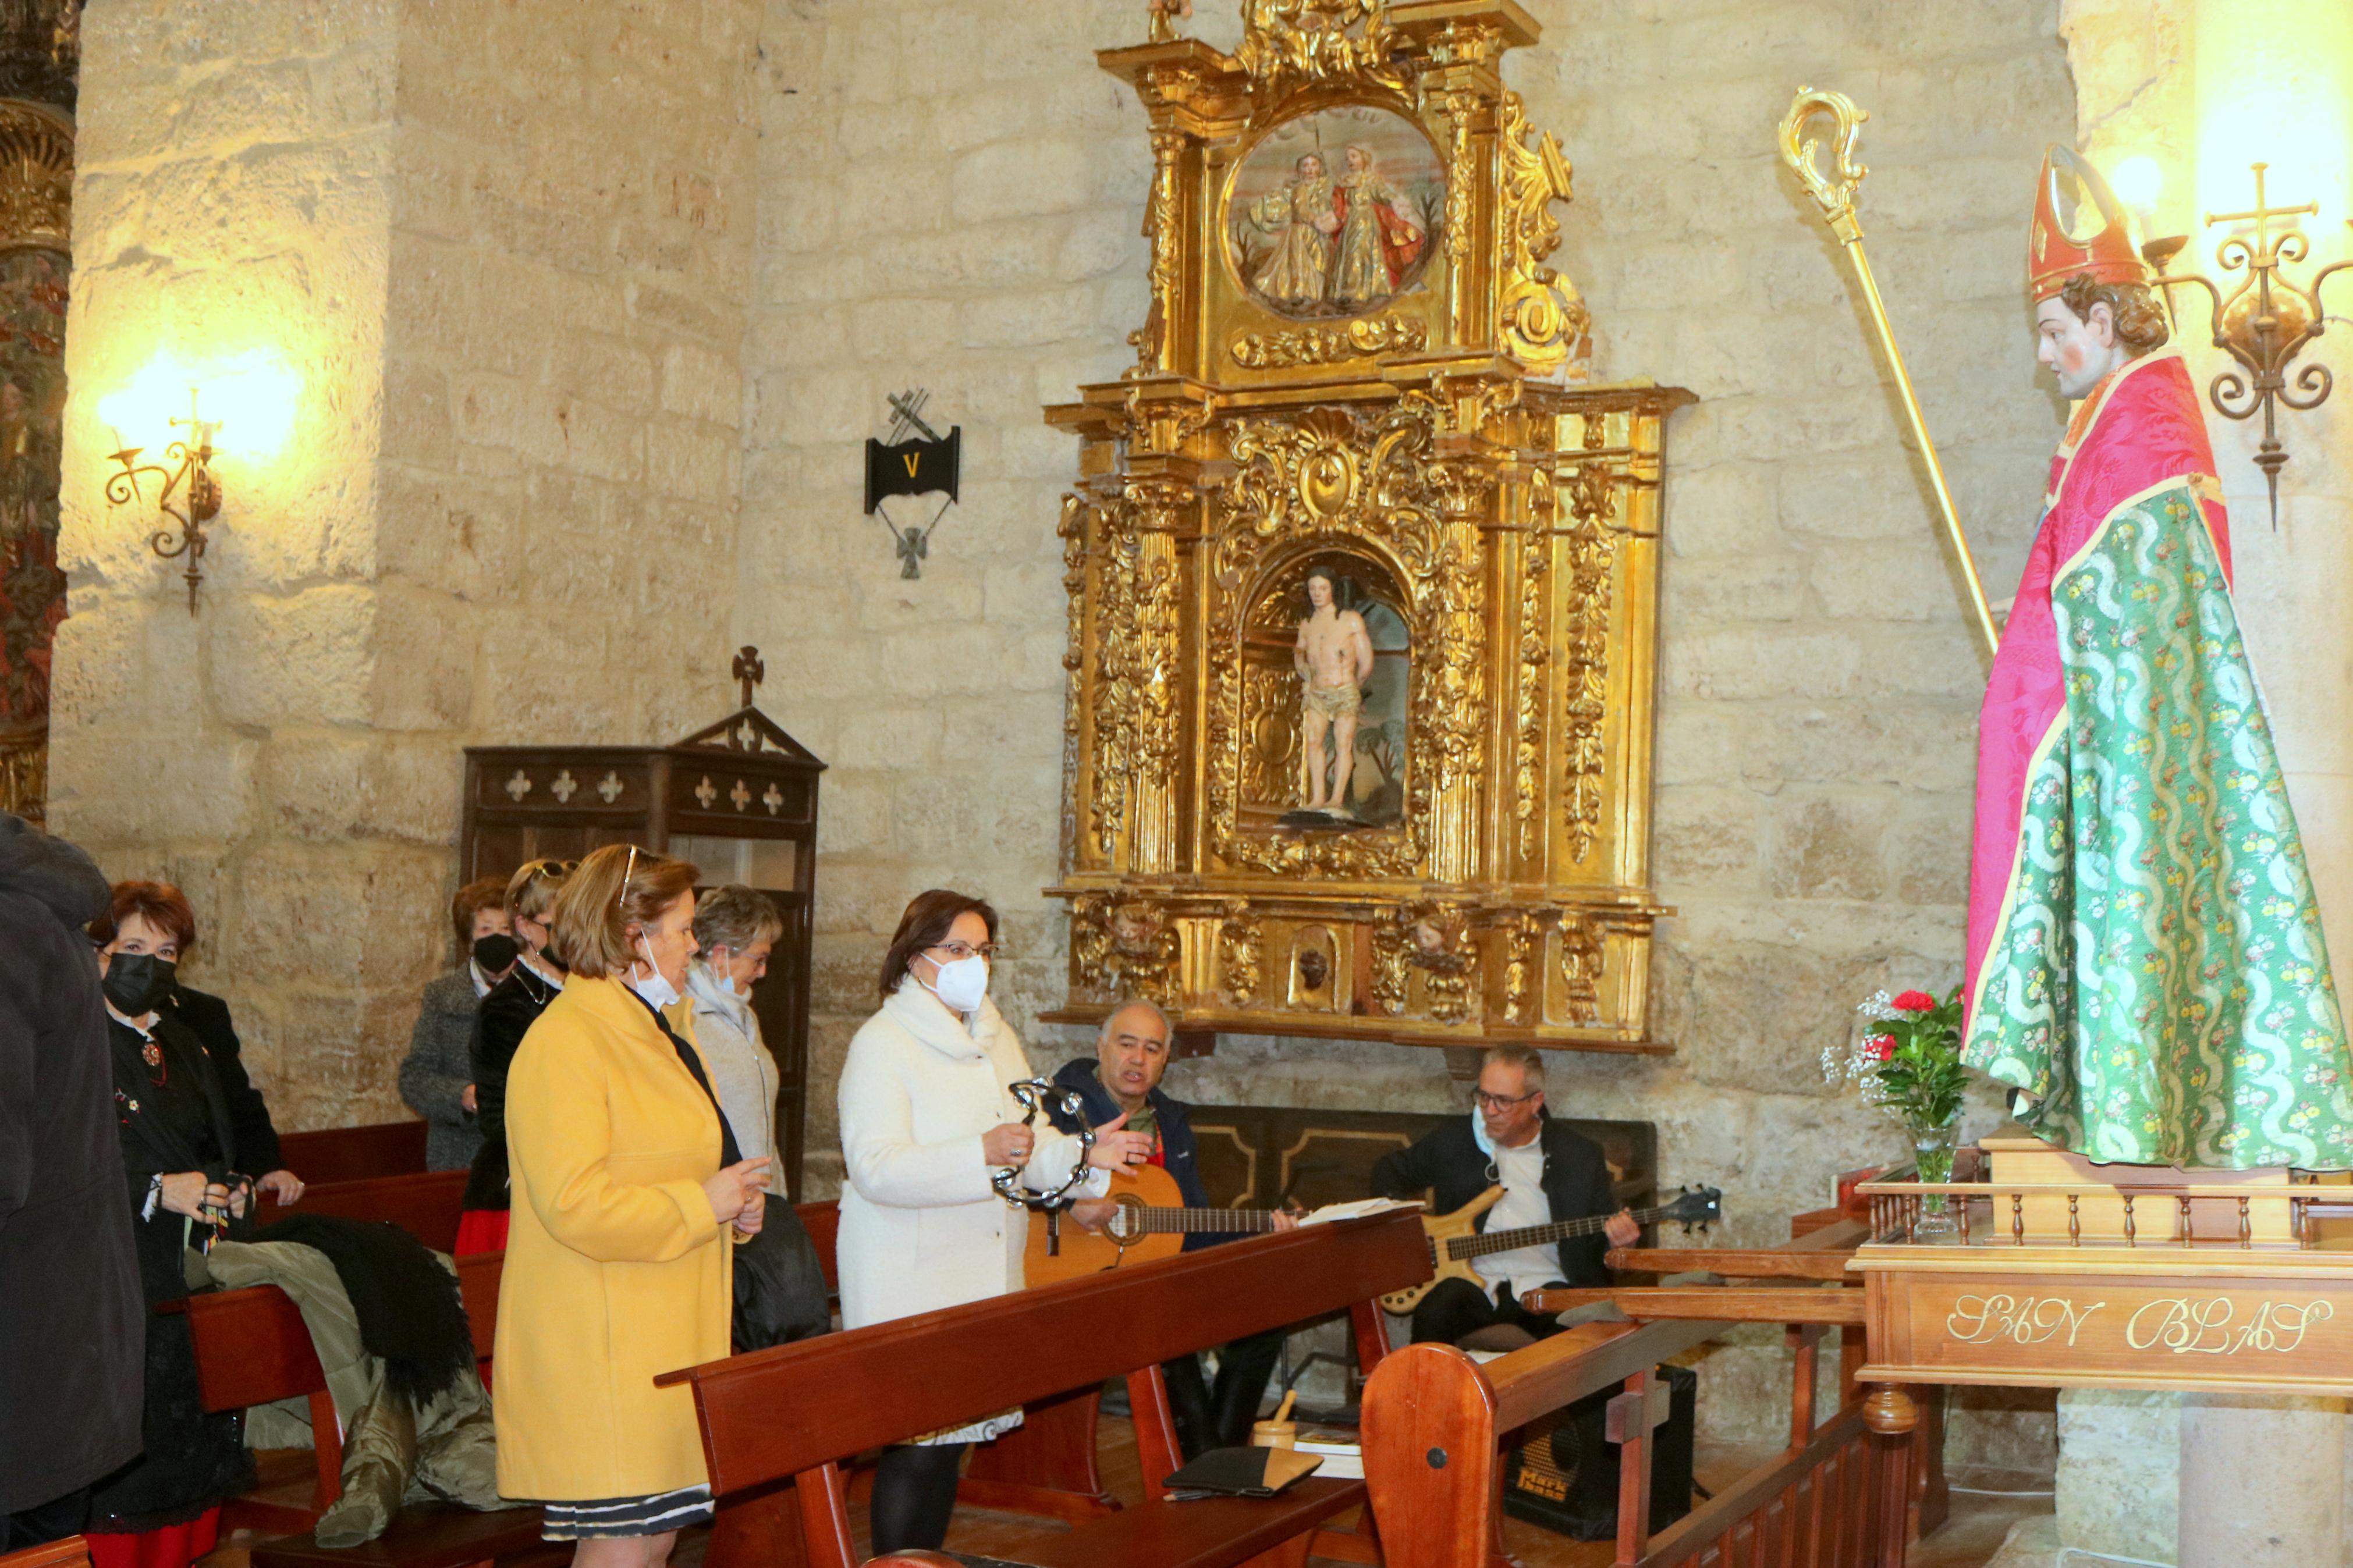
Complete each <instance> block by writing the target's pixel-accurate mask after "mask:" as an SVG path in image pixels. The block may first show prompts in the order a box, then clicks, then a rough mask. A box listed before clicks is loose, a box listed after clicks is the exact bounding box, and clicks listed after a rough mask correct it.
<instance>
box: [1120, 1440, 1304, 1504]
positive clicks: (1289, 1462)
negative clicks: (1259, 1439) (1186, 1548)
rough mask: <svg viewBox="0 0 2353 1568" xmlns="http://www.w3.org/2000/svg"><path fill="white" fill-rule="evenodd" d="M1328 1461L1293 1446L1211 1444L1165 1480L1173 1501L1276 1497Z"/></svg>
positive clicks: (1169, 1498)
mask: <svg viewBox="0 0 2353 1568" xmlns="http://www.w3.org/2000/svg"><path fill="white" fill-rule="evenodd" d="M1323 1463H1324V1457H1323V1456H1322V1455H1320V1454H1302V1453H1299V1452H1297V1451H1296V1450H1294V1449H1291V1448H1211V1449H1210V1450H1209V1451H1208V1452H1207V1453H1205V1454H1202V1455H1200V1456H1199V1457H1198V1458H1195V1459H1194V1460H1193V1462H1192V1463H1190V1464H1188V1465H1187V1466H1186V1467H1185V1468H1183V1469H1181V1470H1178V1471H1177V1472H1176V1474H1175V1475H1173V1476H1170V1477H1169V1478H1168V1479H1166V1480H1165V1481H1163V1482H1161V1483H1160V1484H1161V1485H1162V1486H1165V1487H1166V1488H1167V1489H1168V1500H1169V1501H1171V1502H1191V1501H1193V1500H1196V1499H1198V1498H1212V1497H1272V1496H1273V1495H1274V1494H1275V1493H1277V1492H1279V1491H1281V1490H1282V1489H1283V1488H1285V1487H1287V1486H1289V1485H1291V1484H1292V1483H1293V1481H1296V1480H1297V1479H1299V1478H1300V1477H1302V1476H1305V1475H1312V1474H1313V1473H1314V1471H1315V1470H1316V1468H1318V1467H1320V1466H1321V1465H1322V1464H1323Z"/></svg>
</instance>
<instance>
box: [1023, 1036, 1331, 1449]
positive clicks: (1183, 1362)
mask: <svg viewBox="0 0 2353 1568" xmlns="http://www.w3.org/2000/svg"><path fill="white" fill-rule="evenodd" d="M1168 1037H1169V1028H1168V1016H1167V1015H1166V1014H1165V1013H1163V1012H1161V1010H1160V1009H1159V1008H1158V1007H1156V1006H1155V1005H1152V1004H1151V1003H1149V1002H1142V1001H1130V1002H1123V1003H1121V1004H1120V1005H1118V1006H1117V1007H1115V1008H1113V1010H1112V1014H1111V1016H1109V1017H1107V1018H1105V1019H1104V1020H1103V1032H1102V1034H1100V1035H1099V1036H1097V1037H1096V1040H1095V1054H1094V1055H1093V1056H1092V1057H1079V1058H1074V1059H1072V1060H1071V1061H1068V1062H1065V1063H1064V1064H1063V1065H1062V1070H1061V1071H1060V1072H1058V1073H1056V1074H1055V1075H1054V1084H1055V1087H1057V1088H1059V1089H1071V1090H1075V1091H1076V1092H1077V1094H1078V1096H1079V1098H1080V1100H1082V1101H1083V1102H1084V1103H1085V1107H1086V1118H1087V1121H1088V1122H1089V1123H1090V1124H1092V1125H1094V1126H1101V1125H1102V1124H1103V1123H1104V1122H1106V1121H1110V1120H1112V1119H1113V1117H1115V1116H1117V1115H1119V1114H1120V1113H1121V1112H1122V1111H1124V1112H1126V1114H1127V1130H1128V1131H1131V1132H1149V1133H1151V1134H1152V1135H1153V1144H1152V1160H1151V1163H1153V1164H1155V1165H1158V1166H1160V1167H1161V1168H1162V1169H1164V1170H1166V1172H1167V1173H1168V1174H1169V1176H1170V1178H1171V1179H1172V1180H1174V1181H1175V1182H1176V1190H1177V1191H1178V1192H1179V1193H1180V1194H1183V1196H1184V1201H1185V1206H1187V1208H1207V1207H1208V1206H1209V1194H1208V1191H1207V1190H1206V1189H1205V1188H1203V1186H1202V1185H1201V1176H1200V1172H1199V1170H1198V1167H1197V1165H1196V1163H1195V1152H1196V1151H1195V1144H1194V1142H1193V1123H1192V1120H1191V1118H1190V1117H1189V1116H1188V1115H1187V1110H1186V1107H1185V1104H1184V1102H1183V1101H1182V1100H1172V1099H1170V1098H1169V1097H1168V1096H1167V1095H1166V1094H1164V1093H1163V1092H1161V1089H1160V1079H1161V1076H1162V1075H1163V1074H1164V1073H1166V1071H1167V1070H1168ZM1054 1120H1055V1122H1056V1124H1057V1125H1058V1126H1059V1125H1060V1123H1061V1121H1063V1118H1062V1115H1061V1113H1060V1110H1057V1111H1056V1112H1055V1114H1054ZM1062 1131H1076V1128H1075V1126H1072V1127H1065V1128H1063V1129H1062ZM1117 1187H1118V1183H1117V1180H1116V1178H1114V1180H1113V1190H1114V1191H1116V1190H1117ZM1297 1223H1298V1222H1297V1220H1296V1219H1295V1218H1293V1216H1292V1215H1288V1214H1278V1215H1275V1216H1274V1218H1273V1222H1272V1227H1273V1228H1274V1229H1276V1230H1289V1229H1290V1228H1291V1227H1292V1226H1293V1225H1295V1224H1297ZM1235 1239H1237V1237H1236V1236H1235V1235H1233V1234H1231V1233H1228V1234H1219V1233H1214V1232H1194V1233H1191V1234H1189V1235H1187V1237H1185V1250H1187V1252H1190V1251H1192V1250H1193V1249H1194V1248H1196V1247H1214V1246H1216V1245H1217V1244H1219V1242H1224V1241H1232V1240H1235ZM1283 1334H1284V1331H1283V1330H1281V1329H1275V1330H1271V1331H1268V1332H1266V1333H1262V1334H1253V1335H1251V1336H1250V1338H1248V1339H1243V1340H1236V1341H1235V1342H1233V1343H1231V1344H1229V1345H1227V1346H1226V1347H1224V1349H1222V1350H1221V1351H1219V1352H1218V1376H1217V1382H1216V1384H1215V1386H1214V1387H1212V1386H1211V1385H1210V1384H1209V1383H1208V1381H1207V1380H1206V1379H1204V1378H1203V1377H1202V1375H1201V1363H1200V1361H1199V1359H1198V1357H1195V1356H1189V1355H1188V1356H1180V1357H1178V1358H1177V1359H1176V1360H1175V1361H1172V1362H1168V1363H1164V1364H1163V1365H1162V1367H1161V1369H1160V1370H1161V1374H1162V1375H1163V1376H1164V1377H1166V1379H1167V1382H1168V1403H1169V1405H1170V1406H1171V1409H1172V1413H1173V1414H1174V1415H1175V1416H1176V1433H1177V1437H1178V1440H1179V1441H1180V1442H1181V1443H1182V1444H1183V1445H1184V1447H1185V1452H1186V1453H1187V1455H1188V1456H1189V1455H1193V1454H1198V1453H1199V1452H1201V1451H1203V1450H1204V1449H1208V1448H1216V1447H1234V1446H1238V1445H1240V1444H1244V1443H1247V1442H1249V1441H1250V1423H1251V1422H1253V1421H1255V1420H1257V1419H1258V1407H1259V1400H1260V1397H1261V1395H1262V1394H1264V1393H1265V1392H1266V1381H1267V1377H1268V1375H1269V1374H1270V1373H1272V1372H1273V1370H1274V1363H1275V1362H1276V1360H1277V1359H1278V1358H1279V1357H1280V1356H1281V1355H1282V1341H1283Z"/></svg>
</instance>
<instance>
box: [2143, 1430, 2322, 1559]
mask: <svg viewBox="0 0 2353 1568" xmlns="http://www.w3.org/2000/svg"><path fill="white" fill-rule="evenodd" d="M2344 1560H2345V1402H2344V1401H2343V1400H2341V1399H2258V1398H2250V1397H2247V1396H2244V1395H2241V1394H2190V1395H2189V1396H2188V1397H2187V1398H2186V1399H2185V1400H2184V1401H2183V1404H2182V1408H2181V1514H2180V1561H2181V1562H2182V1563H2200V1564H2204V1563H2215V1564H2218V1565H2227V1568H2315V1565H2316V1564H2324V1565H2327V1568H2335V1565H2336V1564H2337V1563H2342V1562H2343V1561H2344Z"/></svg>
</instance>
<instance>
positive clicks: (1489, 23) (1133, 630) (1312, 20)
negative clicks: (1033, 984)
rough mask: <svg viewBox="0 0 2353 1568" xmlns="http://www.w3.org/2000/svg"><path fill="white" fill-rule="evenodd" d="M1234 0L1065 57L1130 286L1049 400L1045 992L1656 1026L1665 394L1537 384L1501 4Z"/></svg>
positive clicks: (1237, 1025)
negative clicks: (1132, 212) (1123, 362)
mask: <svg viewBox="0 0 2353 1568" xmlns="http://www.w3.org/2000/svg"><path fill="white" fill-rule="evenodd" d="M1156 20H1159V19H1158V18H1156ZM1243 21H1244V26H1245V35H1244V37H1243V40H1242V42H1241V44H1240V47H1238V48H1237V49H1236V50H1235V52H1234V53H1232V54H1230V55H1229V54H1226V53H1224V52H1222V51H1220V50H1219V49H1216V48H1213V47H1209V46H1208V45H1207V44H1204V43H1201V42H1199V41H1198V40H1194V39H1190V38H1180V37H1175V36H1174V34H1173V33H1172V32H1169V31H1168V29H1167V28H1166V26H1159V27H1157V28H1156V30H1157V31H1159V32H1160V33H1162V34H1164V35H1165V36H1162V37H1155V39H1154V41H1151V42H1148V43H1145V44H1142V45H1139V46H1135V47H1125V48H1115V49H1107V50H1104V51H1102V52H1101V53H1100V54H1099V55H1098V57H1097V58H1098V59H1099V61H1100V62H1101V63H1102V65H1103V68H1105V69H1106V70H1109V71H1111V72H1112V73H1113V74H1114V75H1116V76H1118V77H1120V78H1122V79H1124V80H1126V81H1128V82H1129V83H1130V84H1131V85H1132V86H1133V87H1134V89H1135V91H1136V93H1137V95H1138V96H1139V97H1140V98H1141V99H1142V100H1143V102H1144V105H1145V109H1146V110H1148V112H1149V114H1150V116H1151V125H1152V132H1151V134H1152V150H1153V160H1154V175H1153V183H1152V187H1151V193H1150V198H1149V201H1148V204H1147V207H1146V213H1145V236H1146V237H1147V239H1148V240H1149V242H1150V251H1151V264H1150V275H1149V282H1150V288H1151V303H1150V308H1149V311H1148V314H1147V316H1146V319H1145V323H1144V325H1143V327H1142V328H1141V329H1140V330H1139V331H1136V332H1135V333H1134V334H1133V335H1132V337H1131V342H1133V343H1134V346H1135V349H1136V355H1137V363H1136V364H1135V366H1134V368H1133V369H1132V370H1130V371H1129V372H1128V373H1127V374H1125V375H1124V377H1123V378H1122V379H1121V380H1120V381H1118V382H1116V383H1112V384H1103V385H1095V386H1088V387H1084V388H1082V394H1081V395H1082V401H1080V402H1077V403H1074V404H1069V405H1060V406H1056V407H1053V408H1050V409H1049V410H1048V415H1047V417H1048V418H1049V420H1050V422H1051V423H1053V424H1054V425H1056V426H1059V427H1060V428H1063V429H1066V430H1068V431H1070V432H1071V433H1072V434H1073V435H1076V436H1077V437H1079V438H1080V440H1081V443H1082V445H1081V453H1080V463H1079V476H1080V477H1079V482H1078V485H1077V487H1076V488H1075V489H1073V491H1072V492H1071V494H1070V495H1069V496H1067V497H1066V498H1065V499H1064V501H1063V510H1062V518H1061V524H1060V537H1061V539H1062V542H1063V561H1064V563H1065V568H1066V574H1065V576H1064V585H1065V587H1066V588H1067V590H1068V593H1069V598H1070V605H1069V615H1070V626H1069V651H1068V654H1067V656H1066V658H1065V660H1064V662H1065V665H1066V666H1067V668H1069V671H1070V689H1069V703H1068V709H1067V718H1066V721H1065V750H1064V782H1065V789H1066V792H1067V799H1066V802H1065V812H1064V842H1063V847H1062V877H1061V880H1060V884H1059V885H1058V886H1056V887H1055V888H1053V889H1050V892H1051V893H1052V894H1054V895H1055V896H1057V897H1060V898H1064V899H1067V900H1069V901H1070V905H1071V910H1070V914H1071V933H1070V938H1071V940H1070V1001H1069V1004H1068V1005H1066V1006H1065V1007H1063V1008H1061V1009H1060V1010H1058V1011H1056V1012H1054V1013H1052V1014H1050V1015H1049V1017H1050V1018H1051V1019H1054V1020H1056V1021H1068V1022H1080V1021H1092V1020H1093V1019H1097V1018H1100V1017H1101V1016H1103V1013H1104V1011H1105V1010H1106V1009H1107V1007H1108V1006H1109V1005H1111V1004H1112V1003H1113V1002H1114V1001H1115V1000H1116V999H1118V998H1119V997H1121V996H1124V995H1143V996H1147V997H1150V998H1152V999H1154V1000H1155V1001H1157V1002H1159V1003H1161V1004H1162V1005H1164V1006H1166V1007H1167V1008H1168V1010H1169V1011H1170V1013H1171V1014H1172V1015H1173V1016H1175V1017H1176V1020H1177V1025H1178V1027H1179V1029H1180V1031H1182V1032H1184V1033H1186V1034H1187V1035H1191V1036H1195V1037H1198V1036H1200V1035H1203V1034H1208V1033H1214V1032H1218V1031H1225V1032H1234V1033H1242V1032H1247V1033H1261V1034H1278V1035H1324V1036H1336V1037H1361V1038H1378V1039H1393V1040H1399V1041H1405V1042H1409V1043H1417V1044H1425V1045H1451V1044H1467V1043H1473V1042H1480V1041H1493V1040H1499V1039H1503V1040H1525V1041H1528V1042H1531V1043H1534V1044H1537V1045H1543V1046H1553V1047H1573V1048H1584V1049H1600V1050H1621V1051H1626V1050H1630V1051H1641V1050H1659V1049H1663V1048H1664V1047H1662V1046H1659V1045H1657V1044H1656V1043H1654V1042H1652V1041H1651V1039H1650V1038H1649V1036H1648V1033H1647V1029H1646V1025H1645V1020H1646V1015H1647V1011H1648V1005H1649V989H1650V956H1651V931H1652V927H1653V924H1654V922H1655V921H1657V919H1658V918H1659V917H1660V916H1661V915H1662V914H1664V913H1666V912H1667V911H1666V910H1662V908H1661V907H1660V906H1659V904H1658V903H1657V902H1656V900H1655V899H1654V898H1653V896H1652V894H1651V889H1650V885H1649V876H1650V873H1649V863H1648V858H1649V837H1650V812H1651V798H1650V797H1651V709H1652V689H1653V684H1654V678H1655V668H1656V658H1657V637H1658V632H1657V586H1656V584H1657V571H1658V548H1659V545H1658V539H1659V517H1660V487H1661V483H1662V436H1663V430H1662V426H1663V425H1664V422H1665V418H1666V416H1667V415H1669V414H1670V413H1672V411H1673V410H1674V409H1675V408H1676V407H1678V406H1680V405H1682V404H1683V403H1685V402H1688V401H1689V400H1690V395H1689V394H1687V393H1684V392H1682V391H1680V390H1677V389H1673V388H1666V387H1660V386H1656V385H1652V384H1648V383H1643V384H1625V385H1618V386H1609V387H1589V388H1588V387H1580V386H1575V385H1572V384H1570V383H1571V382H1573V381H1574V380H1576V379H1577V375H1578V373H1579V372H1580V371H1581V369H1582V360H1583V357H1584V353H1585V350H1586V346H1587V332H1588V317H1587V313H1586V310H1585V307H1584V305H1583V303H1582V302H1581V301H1580V300H1579V299H1578V297H1577V292H1576V289H1575V288H1574V286H1573V285H1572V284H1571V283H1570V282H1569V281H1568V279H1566V278H1563V277H1561V276H1560V275H1559V274H1557V273H1556V272H1555V271H1554V270H1553V269H1552V268H1549V267H1547V266H1546V258H1547V257H1548V256H1549V255H1550V254H1551V252H1552V251H1553V249H1554V248H1555V247H1556V246H1557V245H1558V243H1559V240H1560V228H1559V223H1558V219H1557V218H1556V216H1555V214H1554V211H1553V205H1554V204H1555V203H1556V202H1565V201H1567V199H1568V197H1569V169H1568V165H1567V163H1566V162H1565V161H1564V160H1563V158H1562V156H1561V153H1560V148H1559V145H1558V143H1557V142H1555V140H1554V139H1553V137H1552V136H1551V135H1550V134H1549V133H1546V134H1543V135H1540V136H1539V135H1535V133H1533V132H1532V131H1531V129H1530V127H1529V126H1528V123H1527V120H1526V115H1525V110H1524V109H1523V106H1522V104H1521V101H1520V99H1519V97H1518V95H1517V94H1515V93H1513V92H1511V91H1509V90H1507V89H1505V88H1504V83H1503V78H1502V72H1501V67H1502V62H1503V58H1504V54H1505V52H1506V51H1508V50H1510V49H1512V48H1515V47H1524V46H1526V45H1529V44H1532V43H1534V42H1535V38H1536V34H1537V29H1536V26H1535V23H1534V22H1533V21H1532V20H1531V19H1530V18H1529V16H1527V14H1526V13H1525V11H1523V10H1522V9H1521V8H1520V7H1519V6H1518V5H1515V4H1513V3H1512V0H1388V3H1386V4H1385V3H1384V0H1244V6H1243ZM1317 579H1320V580H1321V581H1320V584H1319V583H1318V582H1317V581H1316V580H1317ZM1319 587H1320V589H1321V596H1320V597H1319V596H1318V593H1317V590H1318V589H1319ZM1319 625H1328V626H1329V627H1330V628H1331V630H1329V631H1328V632H1319V631H1315V630H1314V629H1313V628H1314V626H1319ZM1335 649H1337V650H1339V651H1336V652H1335V651H1334V650H1335ZM1319 659H1320V660H1322V661H1324V662H1323V663H1322V664H1320V665H1319V663H1318V660H1319ZM1332 669H1336V670H1338V671H1339V672H1340V673H1339V674H1337V675H1332V674H1330V673H1328V671H1329V670H1332ZM1312 682H1321V684H1314V685H1311V683H1312ZM1327 749H1328V752H1329V756H1328V758H1327V755H1326V752H1327ZM1327 792H1328V794H1329V795H1330V797H1331V798H1330V800H1329V802H1328V803H1323V804H1320V805H1317V808H1316V809H1303V805H1310V804H1316V803H1313V802H1311V801H1310V797H1311V796H1317V795H1324V794H1326V793H1327Z"/></svg>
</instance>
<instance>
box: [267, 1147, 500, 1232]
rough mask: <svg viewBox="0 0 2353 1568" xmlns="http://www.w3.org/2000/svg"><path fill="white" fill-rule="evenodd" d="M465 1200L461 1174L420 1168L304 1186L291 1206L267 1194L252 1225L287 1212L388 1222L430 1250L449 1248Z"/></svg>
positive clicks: (268, 1221) (280, 1216) (282, 1216)
mask: <svg viewBox="0 0 2353 1568" xmlns="http://www.w3.org/2000/svg"><path fill="white" fill-rule="evenodd" d="M290 1168H291V1167H290ZM296 1174H297V1175H300V1174H301V1173H300V1172H299V1171H298V1172H296ZM465 1199H466V1173H465V1172H463V1171H419V1172H417V1173H412V1174H409V1175H406V1176H376V1177H372V1178H370V1179H369V1180H367V1181H364V1182H324V1183H321V1184H318V1185H316V1186H311V1187H305V1188H304V1189H303V1191H302V1195H301V1197H300V1198H298V1199H297V1200H295V1202H294V1203H293V1204H292V1205H280V1204H279V1202H278V1201H277V1199H275V1198H273V1197H271V1196H270V1195H269V1194H267V1193H265V1194H262V1195H261V1202H260V1205H259V1206H258V1207H257V1208H256V1209H255V1211H254V1216H253V1223H254V1224H255V1225H256V1226H270V1225H274V1224H276V1223H277V1222H278V1221H280V1220H281V1219H283V1218H285V1217H286V1216H287V1215H290V1214H324V1215H338V1216H340V1217H342V1218H344V1219H363V1220H390V1221H391V1222H392V1223H393V1224H395V1225H396V1226H399V1227H400V1228H401V1229H403V1230H405V1231H406V1232H408V1234H409V1235H411V1236H413V1237H416V1238H417V1240H419V1241H421V1242H423V1243H424V1244H425V1245H426V1246H427V1247H431V1248H432V1249H433V1250H434V1251H436V1252H448V1251H450V1250H451V1249H453V1248H454V1247H456V1246H457V1245H458V1215H459V1211H460V1210H461V1209H462V1208H463V1207H464V1205H465Z"/></svg>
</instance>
